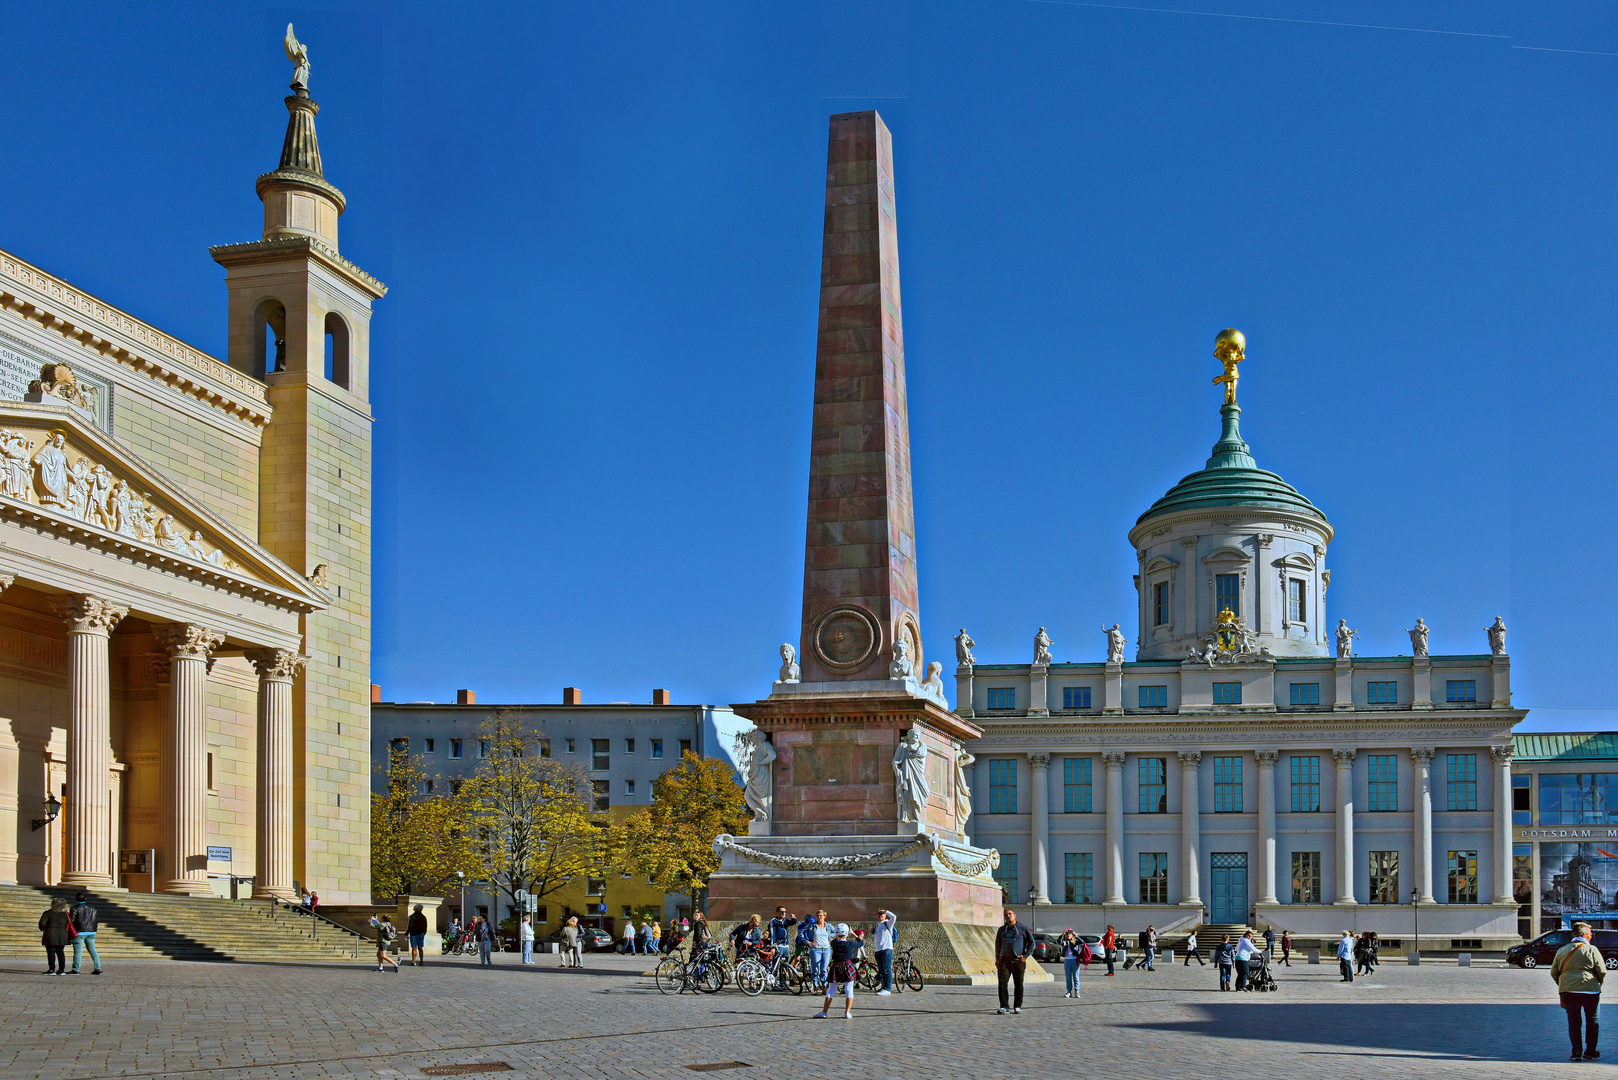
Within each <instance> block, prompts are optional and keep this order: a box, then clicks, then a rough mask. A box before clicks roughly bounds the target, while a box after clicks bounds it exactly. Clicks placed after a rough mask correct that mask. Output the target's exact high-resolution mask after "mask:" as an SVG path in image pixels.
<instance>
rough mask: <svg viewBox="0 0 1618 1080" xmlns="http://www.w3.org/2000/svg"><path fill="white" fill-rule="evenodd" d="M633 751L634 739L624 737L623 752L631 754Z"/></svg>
mask: <svg viewBox="0 0 1618 1080" xmlns="http://www.w3.org/2000/svg"><path fill="white" fill-rule="evenodd" d="M634 752H635V740H634V739H625V740H624V753H626V754H633V753H634Z"/></svg>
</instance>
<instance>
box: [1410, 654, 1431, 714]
mask: <svg viewBox="0 0 1618 1080" xmlns="http://www.w3.org/2000/svg"><path fill="white" fill-rule="evenodd" d="M1410 681H1411V686H1412V687H1413V689H1412V692H1411V695H1410V707H1411V708H1412V709H1416V710H1418V711H1426V710H1428V709H1431V708H1432V707H1433V662H1432V659H1431V658H1430V657H1426V656H1417V657H1414V658H1412V659H1411V661H1410Z"/></svg>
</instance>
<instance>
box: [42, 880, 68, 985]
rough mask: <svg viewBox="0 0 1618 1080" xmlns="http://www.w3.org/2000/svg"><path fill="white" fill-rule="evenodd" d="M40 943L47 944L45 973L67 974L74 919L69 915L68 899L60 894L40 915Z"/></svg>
mask: <svg viewBox="0 0 1618 1080" xmlns="http://www.w3.org/2000/svg"><path fill="white" fill-rule="evenodd" d="M39 930H40V939H39V940H40V944H42V945H44V946H45V974H46V975H66V974H67V954H66V952H65V950H66V949H67V943H68V942H70V941H72V940H73V920H72V919H71V918H69V917H68V913H67V901H66V900H64V899H62V898H61V897H60V896H58V897H57V898H56V899H55V900H52V901H51V906H50V908H49V909H48V910H46V912H45V913H44V914H43V915H41V916H40V917H39Z"/></svg>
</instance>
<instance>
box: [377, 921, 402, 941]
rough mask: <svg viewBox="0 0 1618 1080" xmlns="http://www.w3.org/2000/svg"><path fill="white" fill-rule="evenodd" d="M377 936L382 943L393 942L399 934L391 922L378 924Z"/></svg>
mask: <svg viewBox="0 0 1618 1080" xmlns="http://www.w3.org/2000/svg"><path fill="white" fill-rule="evenodd" d="M376 936H377V938H378V939H380V940H382V941H392V940H393V939H394V938H395V937H398V936H399V932H398V931H397V930H395V929H394V928H393V924H392V923H390V922H385V923H378V924H377V927H376Z"/></svg>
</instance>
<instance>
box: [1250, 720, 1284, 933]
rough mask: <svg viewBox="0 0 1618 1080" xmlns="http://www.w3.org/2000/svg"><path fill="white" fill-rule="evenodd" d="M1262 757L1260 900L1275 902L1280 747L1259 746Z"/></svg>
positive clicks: (1257, 755)
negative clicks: (1277, 788)
mask: <svg viewBox="0 0 1618 1080" xmlns="http://www.w3.org/2000/svg"><path fill="white" fill-rule="evenodd" d="M1253 756H1254V757H1256V758H1258V902H1259V903H1260V904H1274V903H1277V902H1278V901H1277V900H1276V896H1275V762H1276V759H1277V758H1279V757H1280V756H1281V754H1280V752H1279V751H1276V750H1255V751H1253Z"/></svg>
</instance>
